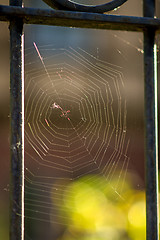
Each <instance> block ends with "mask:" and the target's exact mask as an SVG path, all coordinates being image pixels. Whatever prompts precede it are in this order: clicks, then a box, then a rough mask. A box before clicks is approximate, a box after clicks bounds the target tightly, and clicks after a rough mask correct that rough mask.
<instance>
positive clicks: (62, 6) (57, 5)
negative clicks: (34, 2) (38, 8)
mask: <svg viewBox="0 0 160 240" xmlns="http://www.w3.org/2000/svg"><path fill="white" fill-rule="evenodd" d="M43 1H44V2H45V3H47V4H48V5H49V6H50V7H52V8H54V9H59V10H68V11H78V12H92V13H104V12H108V11H111V10H113V9H115V8H118V7H119V6H121V5H122V4H123V3H125V2H127V1H128V0H112V1H110V2H109V3H106V4H100V5H97V6H88V5H82V4H77V3H75V2H72V1H68V0H43Z"/></svg>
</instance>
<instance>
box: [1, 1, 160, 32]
mask: <svg viewBox="0 0 160 240" xmlns="http://www.w3.org/2000/svg"><path fill="white" fill-rule="evenodd" d="M15 17H17V18H22V19H23V23H25V24H40V25H52V26H65V27H78V28H96V29H108V30H125V31H138V32H143V31H144V30H145V29H146V28H149V27H151V28H154V29H155V30H156V31H157V32H160V19H156V18H148V17H132V16H117V15H108V14H97V13H84V12H70V11H58V10H47V9H35V8H20V7H14V6H4V5H0V21H10V20H11V19H12V18H15Z"/></svg>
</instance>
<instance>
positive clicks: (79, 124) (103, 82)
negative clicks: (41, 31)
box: [25, 43, 129, 225]
mask: <svg viewBox="0 0 160 240" xmlns="http://www.w3.org/2000/svg"><path fill="white" fill-rule="evenodd" d="M25 59H26V64H25V72H26V73H25V218H26V219H28V218H29V219H34V220H38V221H42V222H52V223H55V224H61V225H63V224H64V225H65V223H66V221H67V216H66V215H65V213H64V212H65V209H64V212H63V210H61V213H60V214H59V213H58V211H57V207H58V203H59V202H60V200H61V198H62V192H63V191H62V190H63V189H64V187H65V186H66V185H68V184H69V183H71V182H73V181H76V180H77V179H79V178H81V177H83V176H88V180H90V181H93V182H94V181H95V177H94V176H95V175H97V176H103V178H104V179H105V181H106V182H107V183H109V182H110V181H111V180H112V179H113V178H114V177H116V179H117V180H116V182H115V185H114V186H113V185H111V191H112V192H113V194H115V195H116V196H118V197H123V196H122V195H121V191H122V188H123V186H122V184H121V183H122V182H124V180H125V175H126V173H127V168H128V163H129V157H128V155H127V151H128V146H129V138H128V136H127V124H126V119H127V103H126V99H125V85H124V82H123V74H122V72H121V68H120V67H119V66H116V65H113V64H111V63H108V62H105V61H102V60H100V59H99V58H97V57H96V56H94V55H92V54H90V53H89V52H86V51H85V50H84V49H81V48H76V49H73V48H71V47H69V48H66V49H64V48H55V47H53V46H52V45H47V46H37V44H36V43H33V48H30V49H27V50H26V53H25ZM30 59H32V61H31V60H30ZM117 172H118V175H117ZM95 184H96V183H95ZM102 184H104V182H103V183H102ZM86 197H87V194H86ZM53 203H54V204H53Z"/></svg>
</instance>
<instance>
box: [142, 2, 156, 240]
mask: <svg viewBox="0 0 160 240" xmlns="http://www.w3.org/2000/svg"><path fill="white" fill-rule="evenodd" d="M154 13H155V0H144V16H145V17H152V18H153V17H154ZM156 54H157V51H156V49H155V31H154V29H152V28H148V29H147V30H146V31H144V77H145V79H144V80H145V152H146V164H145V166H146V212H147V220H146V226H147V227H146V230H147V234H146V235H147V238H146V239H147V240H151V239H152V240H158V238H159V234H158V139H157V135H158V127H157V122H158V120H157V109H158V106H157V105H158V102H157V74H156V64H157V62H156Z"/></svg>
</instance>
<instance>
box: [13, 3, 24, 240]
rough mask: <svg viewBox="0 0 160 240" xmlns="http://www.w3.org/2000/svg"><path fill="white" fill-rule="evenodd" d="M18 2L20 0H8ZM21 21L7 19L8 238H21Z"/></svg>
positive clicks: (22, 224) (22, 138)
mask: <svg viewBox="0 0 160 240" xmlns="http://www.w3.org/2000/svg"><path fill="white" fill-rule="evenodd" d="M10 5H14V6H22V0H17V1H16V0H10ZM22 29H23V21H22V20H21V19H16V18H13V19H11V21H10V118H11V119H10V128H11V134H10V135H11V140H10V141H11V143H10V144H11V150H10V151H11V177H10V178H11V179H10V240H20V239H21V240H23V239H24V153H23V149H24V107H23V106H24V100H23V96H24V92H23V91H24V87H23V85H24V76H23V72H24V71H23V47H22V45H23V34H22Z"/></svg>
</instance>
